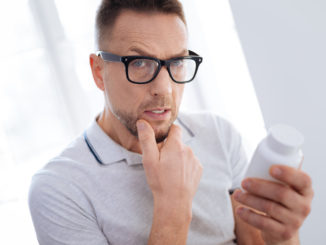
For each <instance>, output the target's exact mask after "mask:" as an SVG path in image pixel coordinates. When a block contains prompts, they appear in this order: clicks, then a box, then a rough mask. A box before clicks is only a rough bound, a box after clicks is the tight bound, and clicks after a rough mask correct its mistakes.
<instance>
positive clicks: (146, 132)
mask: <svg viewBox="0 0 326 245" xmlns="http://www.w3.org/2000/svg"><path fill="white" fill-rule="evenodd" d="M137 130H138V138H139V142H140V145H141V149H142V155H143V166H144V170H145V173H146V178H147V182H148V185H149V187H150V188H151V190H152V193H153V198H154V217H153V224H152V231H151V236H150V239H149V244H185V242H186V239H187V233H188V228H189V224H190V221H191V215H192V213H191V208H192V200H193V198H194V196H195V193H196V191H197V187H198V184H199V181H200V178H201V175H202V165H201V164H200V162H199V160H198V159H197V158H196V157H195V155H194V154H193V152H192V150H191V149H190V148H189V147H188V146H186V145H184V144H183V143H182V141H181V129H180V128H179V127H178V126H176V125H172V126H171V128H170V132H169V135H168V137H167V139H166V141H165V142H164V144H163V146H162V147H161V149H160V150H159V149H158V146H157V143H156V140H155V134H154V131H153V129H152V127H151V126H150V124H149V123H147V122H146V121H144V120H139V121H138V122H137Z"/></svg>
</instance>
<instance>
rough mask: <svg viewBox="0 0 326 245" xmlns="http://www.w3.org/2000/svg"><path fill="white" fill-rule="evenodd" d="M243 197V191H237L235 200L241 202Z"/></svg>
mask: <svg viewBox="0 0 326 245" xmlns="http://www.w3.org/2000/svg"><path fill="white" fill-rule="evenodd" d="M241 195H242V192H241V191H236V192H235V193H234V199H235V200H237V201H239V199H240V196H241Z"/></svg>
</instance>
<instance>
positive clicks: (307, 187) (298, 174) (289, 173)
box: [270, 165, 313, 196]
mask: <svg viewBox="0 0 326 245" xmlns="http://www.w3.org/2000/svg"><path fill="white" fill-rule="evenodd" d="M270 174H271V175H272V176H273V177H274V178H276V179H278V180H280V181H282V182H284V183H285V184H287V185H289V186H291V187H292V188H293V189H295V190H296V191H297V192H299V193H301V194H302V195H304V196H309V195H312V194H313V193H312V181H311V178H310V177H309V175H308V174H306V173H305V172H303V171H302V170H300V169H296V168H293V167H289V166H285V165H273V166H272V167H271V168H270Z"/></svg>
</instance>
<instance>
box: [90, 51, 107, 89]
mask: <svg viewBox="0 0 326 245" xmlns="http://www.w3.org/2000/svg"><path fill="white" fill-rule="evenodd" d="M89 63H90V66H91V69H92V74H93V78H94V82H95V84H96V86H97V87H98V88H99V89H101V90H102V91H104V81H103V69H104V64H103V63H104V62H103V60H102V59H101V58H100V57H98V56H97V55H96V54H91V55H90V56H89Z"/></svg>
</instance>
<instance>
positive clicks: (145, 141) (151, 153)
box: [136, 120, 159, 165]
mask: <svg viewBox="0 0 326 245" xmlns="http://www.w3.org/2000/svg"><path fill="white" fill-rule="evenodd" d="M136 126H137V133H138V139H139V143H140V147H141V150H142V155H143V164H145V165H146V164H147V163H151V162H156V161H157V160H158V159H159V151H158V148H157V144H156V139H155V133H154V130H153V128H152V126H151V125H150V124H149V123H148V122H146V121H145V120H138V121H137V123H136Z"/></svg>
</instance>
